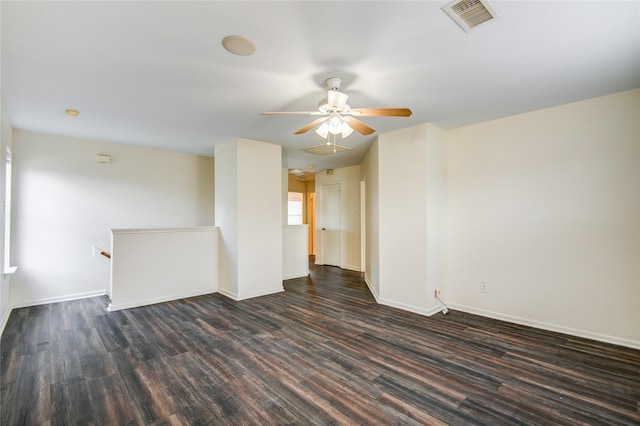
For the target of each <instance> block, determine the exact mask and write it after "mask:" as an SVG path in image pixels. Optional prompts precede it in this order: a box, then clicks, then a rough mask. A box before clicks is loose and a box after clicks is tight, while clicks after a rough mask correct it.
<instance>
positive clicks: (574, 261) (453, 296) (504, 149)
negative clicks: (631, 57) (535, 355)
mask: <svg viewBox="0 0 640 426" xmlns="http://www.w3.org/2000/svg"><path fill="white" fill-rule="evenodd" d="M639 123H640V90H634V91H628V92H623V93H619V94H614V95H610V96H605V97H601V98H596V99H590V100H586V101H582V102H577V103H573V104H569V105H564V106H559V107H555V108H549V109H545V110H541V111H536V112H532V113H528V114H523V115H518V116H513V117H508V118H505V119H501V120H495V121H491V122H486V123H481V124H477V125H473V126H467V127H463V128H459V129H454V130H450V131H448V132H447V140H448V200H449V201H448V216H447V217H448V228H447V229H448V239H447V242H448V251H447V259H448V268H447V281H448V300H449V301H450V302H451V304H453V305H455V306H456V307H458V308H459V309H463V310H468V311H471V312H477V313H481V314H485V315H488V316H493V317H497V318H504V319H507V320H512V321H516V322H524V323H527V324H531V325H536V326H541V327H544V328H550V329H556V330H559V331H566V332H570V333H573V334H578V335H583V336H587V337H594V338H599V339H601V340H609V341H614V342H618V343H623V344H629V343H630V342H631V343H633V342H635V344H640V266H639V265H640V125H639ZM481 281H485V282H487V283H488V290H489V291H488V293H481V292H480V291H479V288H480V282H481Z"/></svg>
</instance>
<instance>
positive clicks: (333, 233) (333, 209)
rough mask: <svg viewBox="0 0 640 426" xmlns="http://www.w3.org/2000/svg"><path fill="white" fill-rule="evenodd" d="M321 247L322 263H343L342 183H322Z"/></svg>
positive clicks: (338, 264) (333, 264)
mask: <svg viewBox="0 0 640 426" xmlns="http://www.w3.org/2000/svg"><path fill="white" fill-rule="evenodd" d="M320 212H321V213H320V214H321V219H320V220H321V221H322V223H321V226H322V228H321V230H320V232H321V247H320V253H321V255H322V263H323V264H324V265H331V266H340V265H341V263H342V262H341V235H342V231H341V228H340V184H339V183H329V184H324V185H322V192H321V200H320Z"/></svg>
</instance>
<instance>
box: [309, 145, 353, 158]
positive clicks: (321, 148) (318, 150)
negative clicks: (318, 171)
mask: <svg viewBox="0 0 640 426" xmlns="http://www.w3.org/2000/svg"><path fill="white" fill-rule="evenodd" d="M350 149H351V148H349V147H348V146H342V145H334V144H331V145H327V144H326V143H323V144H322V145H316V146H312V147H311V148H305V150H304V151H305V152H308V153H310V154H316V155H327V154H335V153H336V152H342V151H348V150H350Z"/></svg>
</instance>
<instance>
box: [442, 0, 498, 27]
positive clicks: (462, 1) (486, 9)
mask: <svg viewBox="0 0 640 426" xmlns="http://www.w3.org/2000/svg"><path fill="white" fill-rule="evenodd" d="M442 10H443V11H444V12H445V13H446V14H447V15H449V17H450V18H451V19H453V21H454V22H455V23H456V24H458V25H459V26H460V28H462V29H463V30H464V31H465V32H469V31H471V29H472V28H474V27H477V26H478V25H480V24H483V23H485V22H487V21H491V20H492V19H495V18H497V17H498V14H497V13H496V10H495V9H494V8H493V6H491V4H489V2H487V1H484V0H456V1H454V2H451V3H449V4H448V5H446V6H444V7H443V8H442Z"/></svg>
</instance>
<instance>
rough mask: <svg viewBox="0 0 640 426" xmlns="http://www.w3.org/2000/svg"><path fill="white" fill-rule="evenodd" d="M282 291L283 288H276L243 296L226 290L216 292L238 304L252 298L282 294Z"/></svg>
mask: <svg viewBox="0 0 640 426" xmlns="http://www.w3.org/2000/svg"><path fill="white" fill-rule="evenodd" d="M283 291H284V287H277V288H274V289H271V290H262V291H256V292H253V293H245V294H236V293H232V292H230V291H227V290H222V289H220V290H218V293H220V294H222V295H224V296H227V297H228V298H230V299H233V300H235V301H236V302H239V301H240V300H245V299H253V298H254V297H260V296H268V295H270V294H276V293H282V292H283Z"/></svg>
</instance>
